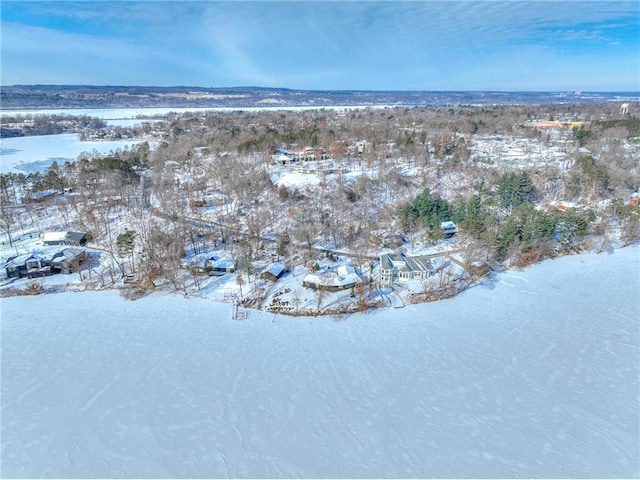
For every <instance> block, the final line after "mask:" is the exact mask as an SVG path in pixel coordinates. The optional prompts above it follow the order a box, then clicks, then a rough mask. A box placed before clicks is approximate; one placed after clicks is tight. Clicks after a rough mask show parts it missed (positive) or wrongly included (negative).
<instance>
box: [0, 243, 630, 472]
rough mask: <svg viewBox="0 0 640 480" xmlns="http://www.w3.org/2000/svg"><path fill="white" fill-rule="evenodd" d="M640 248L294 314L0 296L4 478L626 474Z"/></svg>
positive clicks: (199, 303) (97, 298) (167, 300)
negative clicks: (350, 309) (392, 300)
mask: <svg viewBox="0 0 640 480" xmlns="http://www.w3.org/2000/svg"><path fill="white" fill-rule="evenodd" d="M638 272H640V247H638V246H635V247H627V248H625V249H623V250H617V251H615V252H614V253H613V254H611V255H609V254H600V255H581V256H573V257H565V258H561V259H557V260H554V261H548V262H545V263H543V264H540V265H536V266H534V267H531V268H529V269H527V270H525V271H521V272H513V271H511V272H505V273H502V274H500V275H498V276H497V277H496V279H495V280H494V281H492V282H490V283H489V284H487V285H484V286H480V287H476V288H473V289H471V290H469V291H467V292H465V293H463V294H462V295H460V296H458V297H456V298H453V299H450V300H447V301H442V302H438V303H432V304H426V305H416V306H409V307H406V308H404V309H398V310H381V311H378V312H375V313H370V314H367V315H352V316H350V317H348V318H344V319H340V320H336V319H334V318H327V317H324V318H323V317H318V318H310V317H304V318H291V317H283V316H274V315H270V314H266V313H260V312H256V311H251V312H250V314H249V317H248V319H247V320H244V321H237V322H234V321H232V320H230V316H231V307H230V306H229V305H224V304H216V303H212V302H210V301H206V300H202V299H195V298H190V299H184V298H181V297H178V296H175V295H169V294H163V295H154V296H151V297H147V298H143V299H141V300H138V301H136V302H130V301H127V300H123V299H122V298H121V297H119V295H118V293H116V292H98V293H65V294H57V295H43V296H39V297H20V298H17V297H16V298H9V299H2V300H1V302H2V303H1V304H0V305H1V307H2V322H1V341H2V345H1V346H2V350H1V355H2V358H1V359H2V400H1V402H2V418H1V442H2V443H1V446H2V449H1V458H0V460H1V466H2V476H3V477H12V478H16V477H29V478H36V477H56V478H72V477H75V478H94V477H100V478H118V477H120V478H121V477H127V478H141V477H153V478H164V477H171V478H180V477H206V478H215V477H226V478H231V477H252V478H269V477H283V478H284V477H314V478H324V477H342V478H349V477H367V478H378V477H385V478H386V477H404V478H409V477H421V478H429V477H454V478H462V477H476V478H482V477H491V478H503V477H528V478H531V477H553V478H568V477H577V478H592V477H605V478H613V477H628V478H631V477H637V476H638V475H640V467H639V464H640V449H639V439H640V432H639V426H640V414H639V405H640V396H639V393H640V385H639V378H640V293H639V292H640V277H639V273H638Z"/></svg>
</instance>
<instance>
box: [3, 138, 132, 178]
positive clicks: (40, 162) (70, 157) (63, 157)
mask: <svg viewBox="0 0 640 480" xmlns="http://www.w3.org/2000/svg"><path fill="white" fill-rule="evenodd" d="M136 143H139V141H132V140H112V141H86V142H81V141H80V139H79V136H78V135H77V134H75V133H62V134H58V135H38V136H31V137H14V138H2V139H0V173H10V172H15V173H24V174H25V175H26V174H29V173H34V172H44V171H45V170H46V169H47V168H48V167H49V166H50V165H51V164H52V163H53V162H54V161H57V162H58V164H59V165H60V166H62V165H64V163H65V162H72V161H74V160H76V159H77V158H78V156H79V155H80V154H81V153H83V152H93V151H94V150H96V151H98V152H99V153H102V154H105V153H109V152H110V151H112V150H118V149H123V148H125V146H129V147H130V146H132V145H135V144H136Z"/></svg>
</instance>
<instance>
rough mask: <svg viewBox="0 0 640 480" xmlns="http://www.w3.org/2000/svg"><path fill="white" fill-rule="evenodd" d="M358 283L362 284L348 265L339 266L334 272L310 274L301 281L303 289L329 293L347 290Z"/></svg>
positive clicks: (354, 270) (353, 269)
mask: <svg viewBox="0 0 640 480" xmlns="http://www.w3.org/2000/svg"><path fill="white" fill-rule="evenodd" d="M359 283H362V279H361V278H360V276H359V275H358V273H357V272H356V269H355V268H353V267H351V266H349V265H340V266H339V267H338V268H336V269H335V270H328V271H319V272H312V273H309V274H307V275H306V276H305V277H304V278H303V279H302V285H303V286H304V287H307V288H310V289H312V290H327V291H330V292H337V291H340V290H347V289H349V288H352V287H354V286H355V285H356V284H359Z"/></svg>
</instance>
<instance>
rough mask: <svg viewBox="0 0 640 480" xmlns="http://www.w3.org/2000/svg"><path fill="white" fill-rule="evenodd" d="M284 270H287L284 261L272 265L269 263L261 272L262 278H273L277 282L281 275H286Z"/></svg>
mask: <svg viewBox="0 0 640 480" xmlns="http://www.w3.org/2000/svg"><path fill="white" fill-rule="evenodd" d="M284 272H285V267H284V263H282V262H274V263H272V264H271V265H269V266H268V267H267V268H266V269H265V270H264V271H263V272H262V273H261V274H260V278H262V279H264V280H271V281H272V282H275V281H276V280H278V279H279V278H280V277H282V275H284Z"/></svg>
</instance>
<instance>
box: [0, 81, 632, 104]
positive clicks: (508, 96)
mask: <svg viewBox="0 0 640 480" xmlns="http://www.w3.org/2000/svg"><path fill="white" fill-rule="evenodd" d="M638 99H640V95H639V93H638V92H614V93H606V92H598V93H589V92H417V91H416V92H401V91H393V92H375V91H357V90H326V91H309V90H290V89H286V88H261V87H228V88H204V87H181V86H178V87H139V86H86V85H14V86H6V87H2V89H1V91H0V106H1V107H0V108H2V109H40V108H42V109H44V108H122V107H181V108H185V107H187V108H188V107H228V108H229V107H230V108H248V107H268V106H273V107H278V106H281V107H294V106H311V107H314V106H317V107H318V108H321V107H325V106H334V105H344V106H367V105H372V106H373V105H399V106H407V107H416V106H442V105H494V104H500V105H508V104H519V105H522V104H547V103H593V102H604V101H623V100H624V101H637V100H638Z"/></svg>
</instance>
